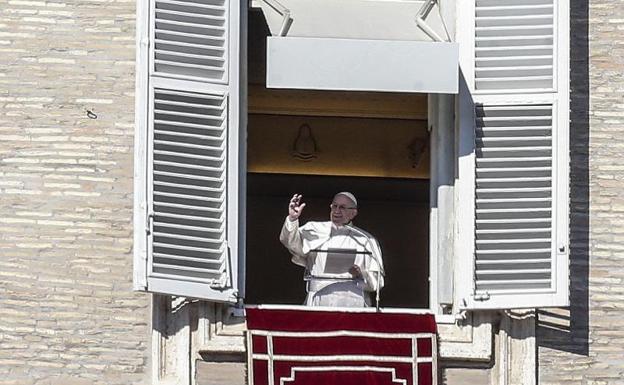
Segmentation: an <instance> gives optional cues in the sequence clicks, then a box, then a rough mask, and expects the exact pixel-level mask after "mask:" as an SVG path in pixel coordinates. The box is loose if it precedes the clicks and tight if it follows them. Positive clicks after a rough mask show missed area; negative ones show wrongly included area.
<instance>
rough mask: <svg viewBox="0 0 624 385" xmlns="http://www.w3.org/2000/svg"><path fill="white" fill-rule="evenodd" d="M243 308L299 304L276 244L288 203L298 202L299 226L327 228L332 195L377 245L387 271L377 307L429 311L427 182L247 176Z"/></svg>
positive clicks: (295, 283)
mask: <svg viewBox="0 0 624 385" xmlns="http://www.w3.org/2000/svg"><path fill="white" fill-rule="evenodd" d="M247 178H248V179H247V189H248V190H247V262H246V276H247V289H246V299H245V302H246V303H248V304H301V303H302V302H303V300H304V298H305V287H304V284H303V281H302V276H303V269H302V268H301V267H299V266H297V265H295V264H293V263H291V262H290V255H289V253H288V251H287V250H286V249H285V248H284V247H283V246H282V245H281V243H280V242H279V239H278V238H279V232H280V229H281V226H282V223H283V221H284V219H285V217H286V215H287V205H288V201H289V199H290V197H291V196H292V195H293V194H294V193H296V192H298V193H302V194H304V201H305V202H306V203H307V206H306V208H305V211H304V213H303V215H302V219H303V220H302V223H305V222H307V221H309V220H320V221H324V220H328V219H329V204H330V203H331V199H332V197H333V195H334V194H335V193H336V192H338V191H343V190H349V191H351V192H353V193H354V194H355V195H356V197H357V198H358V203H359V214H358V217H357V218H356V219H355V221H354V222H355V224H356V225H357V226H359V227H361V228H363V229H365V230H367V231H368V232H370V233H372V234H373V235H375V237H376V238H377V239H378V241H379V243H380V245H381V248H382V252H383V258H384V264H385V268H386V286H385V288H384V289H383V290H382V292H381V305H382V306H383V307H410V308H427V307H428V305H429V303H428V302H429V301H428V298H429V280H428V277H429V181H428V180H425V179H398V178H371V177H344V176H315V175H285V174H261V173H249V174H248V175H247Z"/></svg>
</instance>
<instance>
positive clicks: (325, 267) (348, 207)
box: [280, 192, 384, 307]
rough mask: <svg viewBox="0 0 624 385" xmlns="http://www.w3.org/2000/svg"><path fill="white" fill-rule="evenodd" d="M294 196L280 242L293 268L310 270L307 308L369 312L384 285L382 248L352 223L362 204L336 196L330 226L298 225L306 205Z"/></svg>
mask: <svg viewBox="0 0 624 385" xmlns="http://www.w3.org/2000/svg"><path fill="white" fill-rule="evenodd" d="M301 198H302V196H301V195H299V194H295V195H293V197H292V199H291V200H290V204H289V205H288V216H287V217H286V219H285V221H284V226H283V227H282V231H281V233H280V241H281V242H282V244H283V245H284V246H286V248H287V249H288V251H290V253H291V254H292V261H293V263H295V264H297V265H300V266H303V267H304V268H305V275H304V277H305V280H306V281H307V291H308V295H307V297H306V301H305V304H306V305H308V306H331V307H367V306H370V305H371V300H370V295H371V293H375V292H378V290H379V289H381V288H382V287H383V285H384V277H383V271H384V270H383V262H382V258H381V249H380V248H379V244H378V243H377V240H376V239H375V238H374V237H373V236H372V235H370V234H369V233H367V232H365V231H364V230H362V229H360V228H357V227H355V226H354V225H353V224H352V221H353V218H355V216H356V215H357V213H358V211H357V200H356V198H355V196H354V195H353V194H351V193H349V192H340V193H338V194H336V196H334V199H333V201H332V203H331V205H330V219H331V220H330V221H327V222H307V223H306V224H305V225H303V226H299V217H300V216H301V213H302V211H303V209H304V208H305V205H306V204H305V203H302V201H301Z"/></svg>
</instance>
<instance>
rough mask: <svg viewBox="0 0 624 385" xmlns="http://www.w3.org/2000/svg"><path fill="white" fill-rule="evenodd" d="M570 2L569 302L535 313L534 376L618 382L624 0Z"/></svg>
mask: <svg viewBox="0 0 624 385" xmlns="http://www.w3.org/2000/svg"><path fill="white" fill-rule="evenodd" d="M571 3H572V22H571V29H572V33H571V39H572V40H571V45H572V52H571V54H572V55H571V68H572V72H571V79H572V95H571V96H572V97H571V102H572V108H571V119H572V121H571V123H572V124H571V136H572V138H571V155H572V167H571V171H572V184H571V189H572V192H571V198H572V215H571V222H572V229H571V241H572V242H571V251H572V256H571V260H572V265H571V271H572V285H571V303H572V307H571V309H570V310H569V311H567V310H566V311H557V312H556V314H544V313H543V314H542V315H541V316H540V326H539V327H538V345H540V348H539V364H540V372H539V378H540V383H541V384H542V385H547V384H564V383H565V384H570V385H572V384H579V385H580V384H593V385H606V384H622V383H624V269H623V267H622V266H623V262H624V259H623V258H624V221H623V220H622V218H623V216H624V166H623V165H622V163H623V160H624V158H623V155H622V154H623V153H624V152H623V151H624V112H623V111H624V109H623V108H622V107H623V106H624V76H623V73H624V55H623V53H624V2H622V1H621V0H592V1H571ZM588 186H589V187H588Z"/></svg>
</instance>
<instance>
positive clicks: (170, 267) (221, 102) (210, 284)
mask: <svg viewBox="0 0 624 385" xmlns="http://www.w3.org/2000/svg"><path fill="white" fill-rule="evenodd" d="M240 4H241V3H239V2H229V1H222V0H183V1H180V0H152V1H151V2H150V8H149V12H145V13H143V12H137V15H138V16H137V17H140V16H139V15H141V14H147V15H149V16H143V17H144V18H147V19H148V21H147V22H145V20H144V19H142V20H141V21H142V22H143V23H144V25H143V27H144V28H143V29H139V30H138V35H139V39H140V40H141V41H142V42H145V43H146V44H145V43H144V44H141V45H140V50H142V52H139V56H138V66H137V76H138V79H139V81H138V83H139V87H138V93H141V94H140V95H137V98H141V97H140V96H141V95H145V97H144V98H141V99H142V100H143V101H144V103H145V104H146V105H147V107H143V106H142V105H141V106H139V103H137V107H138V108H137V109H139V107H140V108H141V109H142V113H144V115H143V114H140V113H139V112H138V113H137V142H140V143H138V144H137V146H138V147H142V146H145V151H142V149H141V148H139V150H138V151H137V153H138V154H139V155H138V156H139V157H142V159H144V164H143V165H141V164H140V163H141V162H135V164H137V165H139V166H140V167H144V169H145V178H140V179H143V180H142V182H144V186H143V188H144V189H145V192H144V196H145V199H144V205H143V207H142V208H139V209H138V211H140V212H141V213H142V215H138V216H137V215H136V213H135V227H136V226H138V225H142V228H143V229H144V237H145V240H144V242H145V244H144V245H140V244H139V245H138V246H139V247H138V249H139V250H136V248H137V245H136V244H135V265H136V264H137V263H138V264H139V266H138V267H137V266H135V288H138V289H143V290H147V291H151V292H158V293H165V294H172V295H180V296H187V297H195V298H203V299H210V300H216V301H228V302H235V301H236V300H237V297H238V295H239V279H238V274H237V272H238V266H239V262H240V261H239V258H242V250H243V248H242V247H241V241H242V240H241V239H240V238H239V236H238V233H239V232H238V225H239V213H240V212H242V211H243V210H241V208H242V202H240V201H239V198H238V197H239V191H238V185H239V175H241V173H242V172H241V170H240V167H239V161H238V159H239V151H238V149H239V146H240V144H239V135H240V121H241V119H240V117H241V115H242V112H241V107H240V106H241V105H242V103H241V94H242V92H241V89H240V85H239V81H238V80H239V71H240V57H241V55H240V49H239V47H240V45H239V43H240V42H239V38H240V33H239V31H240V24H239V20H240V18H239V15H240V12H242V11H241V9H240V8H239V7H240ZM141 55H143V56H141ZM140 71H148V74H147V75H143V74H141V73H139V72H140ZM143 131H145V132H143ZM143 152H144V154H143ZM137 185H139V184H138V183H135V186H137ZM137 187H138V186H137ZM141 194H142V193H138V195H141ZM135 203H137V204H138V205H139V206H140V203H141V202H140V199H135ZM141 222H143V223H141ZM136 231H141V229H140V228H139V229H136ZM137 238H140V237H136V236H135V243H136V241H137ZM141 246H142V247H141ZM136 253H139V254H141V255H139V256H137V255H136ZM137 270H138V271H140V272H139V273H137ZM142 275H144V278H143V277H142ZM137 280H139V281H141V282H139V283H137V282H136V281H137Z"/></svg>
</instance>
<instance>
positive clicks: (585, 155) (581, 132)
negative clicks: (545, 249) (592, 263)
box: [537, 1, 589, 356]
mask: <svg viewBox="0 0 624 385" xmlns="http://www.w3.org/2000/svg"><path fill="white" fill-rule="evenodd" d="M588 17H589V5H588V2H587V1H572V2H571V4H570V162H571V163H570V303H571V306H570V307H569V308H566V309H543V310H540V311H539V312H538V325H537V343H538V346H540V347H546V348H549V349H555V350H562V351H566V352H570V353H573V354H580V355H584V356H587V355H588V354H589V342H588V339H589V40H588V39H589V29H588V28H589V25H588Z"/></svg>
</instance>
